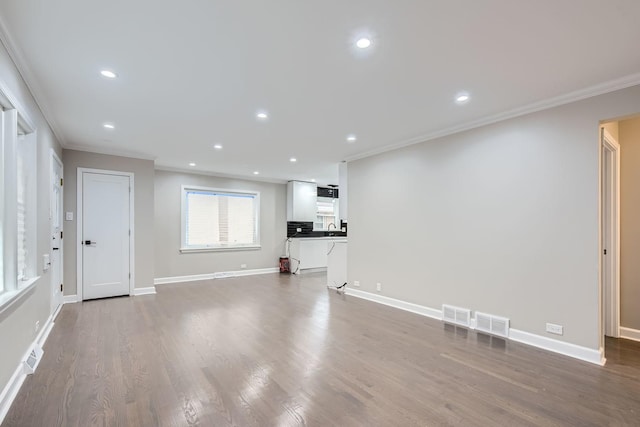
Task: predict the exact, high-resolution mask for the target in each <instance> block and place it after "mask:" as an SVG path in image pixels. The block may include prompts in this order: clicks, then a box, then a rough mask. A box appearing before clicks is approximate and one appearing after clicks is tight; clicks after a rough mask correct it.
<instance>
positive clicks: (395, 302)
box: [346, 285, 442, 320]
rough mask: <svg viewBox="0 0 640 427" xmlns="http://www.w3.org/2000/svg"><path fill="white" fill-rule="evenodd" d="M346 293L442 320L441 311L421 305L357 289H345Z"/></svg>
mask: <svg viewBox="0 0 640 427" xmlns="http://www.w3.org/2000/svg"><path fill="white" fill-rule="evenodd" d="M347 286H348V285H347ZM346 293H347V295H351V296H354V297H357V298H362V299H366V300H368V301H373V302H377V303H379V304H384V305H388V306H390V307H395V308H399V309H400V310H404V311H409V312H411V313H415V314H419V315H421V316H426V317H431V318H432V319H437V320H442V310H438V309H435V308H430V307H425V306H423V305H418V304H413V303H411V302H406V301H402V300H399V299H395V298H389V297H385V296H382V295H377V294H372V293H371V292H366V291H361V290H359V289H353V288H349V287H347V290H346Z"/></svg>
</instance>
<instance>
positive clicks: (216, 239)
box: [182, 187, 260, 250]
mask: <svg viewBox="0 0 640 427" xmlns="http://www.w3.org/2000/svg"><path fill="white" fill-rule="evenodd" d="M259 204H260V195H259V193H257V192H238V191H229V190H217V189H210V188H202V187H196V188H194V187H183V190H182V249H183V250H189V249H196V250H197V249H204V250H206V249H225V248H229V249H233V248H255V247H258V246H259V245H260V241H259V232H258V229H259V220H258V218H259V211H260V206H259Z"/></svg>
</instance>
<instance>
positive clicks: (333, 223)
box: [313, 197, 340, 231]
mask: <svg viewBox="0 0 640 427" xmlns="http://www.w3.org/2000/svg"><path fill="white" fill-rule="evenodd" d="M316 211H317V212H316V220H315V221H314V223H313V229H314V230H316V231H323V230H329V227H331V230H337V229H338V228H340V224H339V222H340V221H339V220H338V213H339V209H338V199H334V198H331V197H318V200H317V202H316Z"/></svg>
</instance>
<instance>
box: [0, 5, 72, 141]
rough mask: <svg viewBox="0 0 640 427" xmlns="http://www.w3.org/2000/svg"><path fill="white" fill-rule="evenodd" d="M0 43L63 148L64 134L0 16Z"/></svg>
mask: <svg viewBox="0 0 640 427" xmlns="http://www.w3.org/2000/svg"><path fill="white" fill-rule="evenodd" d="M0 42H1V43H2V45H3V46H4V47H5V49H6V50H7V53H8V54H9V58H10V59H11V61H13V64H14V65H15V67H16V69H17V70H18V73H20V78H21V79H22V81H23V82H24V84H25V86H27V89H28V90H29V92H30V93H31V97H32V98H33V101H34V102H35V103H36V106H37V107H38V108H39V109H40V112H41V113H42V116H43V117H44V120H45V121H46V122H47V124H48V125H49V127H50V128H51V131H52V132H53V134H54V135H55V137H56V139H57V140H58V142H59V143H60V145H62V146H64V143H65V141H66V139H65V137H64V134H63V133H62V130H61V128H60V127H59V126H58V124H57V123H56V121H55V120H54V115H53V113H52V111H53V110H52V109H51V108H50V106H49V104H48V103H47V101H46V98H45V96H44V92H43V91H42V88H41V87H40V85H39V84H38V83H37V80H36V78H35V74H34V73H33V72H32V71H31V69H30V68H29V66H28V65H27V61H26V60H25V58H24V55H23V54H22V51H21V50H20V49H19V48H18V45H17V44H16V43H15V41H14V40H13V37H12V36H11V34H10V33H9V31H8V30H7V26H6V24H5V22H4V19H3V18H2V15H0Z"/></svg>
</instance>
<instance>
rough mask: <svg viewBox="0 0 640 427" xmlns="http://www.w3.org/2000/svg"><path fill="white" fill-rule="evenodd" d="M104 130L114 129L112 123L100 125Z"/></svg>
mask: <svg viewBox="0 0 640 427" xmlns="http://www.w3.org/2000/svg"><path fill="white" fill-rule="evenodd" d="M102 126H103V127H104V128H105V129H115V128H116V127H115V126H114V125H113V124H112V123H105V124H103V125H102Z"/></svg>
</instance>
